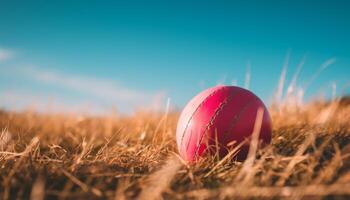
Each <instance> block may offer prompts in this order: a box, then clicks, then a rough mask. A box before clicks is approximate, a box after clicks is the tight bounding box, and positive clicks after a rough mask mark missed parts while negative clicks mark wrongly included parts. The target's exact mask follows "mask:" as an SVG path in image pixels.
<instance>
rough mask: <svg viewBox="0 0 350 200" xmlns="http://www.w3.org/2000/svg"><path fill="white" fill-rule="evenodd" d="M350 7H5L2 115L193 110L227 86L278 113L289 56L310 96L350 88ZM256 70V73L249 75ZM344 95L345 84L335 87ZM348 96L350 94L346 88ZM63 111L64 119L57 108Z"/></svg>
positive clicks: (0, 33) (1, 9) (1, 12)
mask: <svg viewBox="0 0 350 200" xmlns="http://www.w3.org/2000/svg"><path fill="white" fill-rule="evenodd" d="M349 9H350V3H347V1H320V2H317V3H314V2H313V1H309V2H303V1H283V2H280V1H264V2H262V1H173V2H170V1H169V2H168V1H127V2H114V3H111V2H107V1H106V2H102V1H57V2H46V1H25V2H23V1H18V2H17V1H7V2H6V1H2V2H1V3H0V97H1V100H0V106H1V107H5V108H8V109H23V108H26V107H28V106H34V107H36V108H39V109H63V108H65V109H67V110H75V109H76V110H84V111H86V110H91V112H102V111H106V110H107V111H108V110H110V108H111V107H116V108H117V110H119V111H120V112H130V111H132V110H134V109H137V108H140V107H149V108H155V109H158V108H159V107H165V101H166V99H167V98H170V99H171V104H172V105H173V106H175V107H178V108H181V107H182V106H184V104H185V103H186V102H187V101H188V100H189V99H190V98H191V97H192V96H194V95H195V94H196V93H198V92H199V91H201V90H203V89H205V88H207V87H211V86H215V85H216V84H218V83H222V84H232V83H236V84H237V85H239V86H244V82H245V77H246V71H247V68H248V69H249V71H250V79H251V81H250V84H249V89H251V90H252V91H253V92H254V93H256V94H257V95H258V96H260V97H261V98H262V99H263V100H264V101H265V102H267V103H268V102H270V100H271V97H272V94H273V91H274V90H275V89H276V87H277V83H278V80H279V77H280V74H281V71H282V66H283V63H284V62H285V60H286V55H287V54H288V52H289V55H290V56H289V62H288V67H287V77H286V81H287V84H288V82H290V80H291V77H292V76H293V74H294V73H295V71H296V69H297V66H298V64H299V63H300V62H301V61H302V60H303V58H305V59H304V60H305V64H304V65H303V68H302V70H301V72H300V75H299V78H298V80H297V85H298V87H303V86H305V84H306V83H308V81H309V80H310V79H313V78H312V77H313V75H315V74H317V71H318V70H319V68H320V67H321V66H322V64H324V63H325V62H327V61H328V62H329V61H330V62H331V63H332V64H331V65H330V66H328V67H327V68H325V69H324V70H323V71H322V73H320V74H319V76H318V77H317V78H316V79H315V80H314V81H312V83H311V84H310V85H309V87H308V88H307V91H306V97H310V96H312V95H317V94H319V93H320V91H323V92H324V93H331V85H332V83H335V84H336V86H337V91H338V94H340V92H341V90H342V88H343V87H346V86H347V85H349V78H348V77H349V74H350V39H349V35H350V13H349V12H348V11H349ZM248 65H249V66H250V67H247V66H248ZM333 85H334V84H333ZM345 92H349V89H346V90H345ZM52 107H54V108H52Z"/></svg>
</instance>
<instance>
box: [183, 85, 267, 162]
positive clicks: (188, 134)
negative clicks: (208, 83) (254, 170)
mask: <svg viewBox="0 0 350 200" xmlns="http://www.w3.org/2000/svg"><path fill="white" fill-rule="evenodd" d="M259 108H262V109H263V110H264V115H263V119H262V124H261V129H260V134H259V139H260V141H262V144H268V143H270V141H271V119H270V115H269V113H268V110H267V109H266V107H265V105H264V103H263V102H262V101H261V100H260V99H259V98H258V97H257V96H256V95H254V94H253V93H252V92H250V91H248V90H246V89H243V88H239V87H235V86H222V85H220V86H216V87H212V88H209V89H207V90H205V91H203V92H201V93H199V94H198V95H197V96H195V97H194V98H193V99H192V100H191V101H190V102H189V103H188V104H187V105H186V107H185V108H184V110H183V111H182V113H181V115H180V118H179V121H178V125H177V130H176V141H177V146H178V149H179V153H180V155H181V157H182V158H183V159H185V160H187V161H196V160H198V158H199V157H201V156H203V155H204V154H205V153H209V154H214V153H215V152H219V156H220V157H223V156H225V155H226V154H227V153H228V152H229V150H230V149H232V148H234V147H235V145H238V144H240V143H241V142H243V141H244V140H245V139H246V138H249V137H250V136H251V135H252V132H253V129H254V125H255V120H256V115H257V110H258V109H259ZM216 141H217V142H216ZM233 141H235V142H236V143H234V142H233ZM230 144H234V145H230ZM215 147H218V148H219V149H216V148H215ZM213 148H214V150H213ZM248 150H249V144H246V145H243V146H242V147H241V148H240V151H239V152H238V154H237V155H236V157H235V158H236V159H237V160H244V159H245V158H246V156H247V153H248Z"/></svg>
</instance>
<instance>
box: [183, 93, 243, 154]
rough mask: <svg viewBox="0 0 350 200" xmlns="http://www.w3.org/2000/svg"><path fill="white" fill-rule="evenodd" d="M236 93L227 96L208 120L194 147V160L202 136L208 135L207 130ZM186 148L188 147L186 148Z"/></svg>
mask: <svg viewBox="0 0 350 200" xmlns="http://www.w3.org/2000/svg"><path fill="white" fill-rule="evenodd" d="M235 94H236V93H234V94H230V96H228V97H227V98H226V99H225V100H224V101H223V102H222V103H221V104H220V105H219V106H218V108H217V109H216V110H215V113H214V115H213V117H212V118H211V119H210V121H209V123H208V124H207V125H206V128H205V131H204V133H203V134H202V135H201V138H200V140H199V143H198V144H197V146H196V150H195V154H194V159H196V158H197V156H198V155H197V154H198V150H199V147H200V145H201V144H202V140H203V138H204V136H205V135H206V134H207V133H208V130H209V129H210V128H211V126H212V125H213V124H214V120H215V119H216V118H217V116H219V114H220V112H221V111H222V110H223V108H224V107H225V106H226V105H227V103H228V102H229V101H231V100H232V99H233V97H234V96H235ZM187 148H188V147H187Z"/></svg>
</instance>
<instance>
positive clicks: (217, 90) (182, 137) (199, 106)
mask: <svg viewBox="0 0 350 200" xmlns="http://www.w3.org/2000/svg"><path fill="white" fill-rule="evenodd" d="M224 89H226V87H221V88H218V89H216V90H214V91H213V92H212V93H210V94H209V95H208V96H207V97H205V99H204V100H203V101H202V102H201V103H200V104H199V105H198V106H197V108H196V109H195V110H194V112H193V113H192V115H191V117H190V118H189V120H188V121H187V123H186V126H185V129H184V131H183V133H182V136H181V142H180V148H181V149H182V144H183V140H184V137H185V133H186V131H187V128H188V125H189V124H190V121H191V120H192V118H193V116H194V115H195V114H196V113H197V111H198V110H199V108H201V107H202V106H203V104H204V103H206V102H207V101H208V99H209V98H210V97H212V96H213V95H214V94H216V93H218V92H219V91H221V90H224ZM191 136H192V132H191V135H190V138H191Z"/></svg>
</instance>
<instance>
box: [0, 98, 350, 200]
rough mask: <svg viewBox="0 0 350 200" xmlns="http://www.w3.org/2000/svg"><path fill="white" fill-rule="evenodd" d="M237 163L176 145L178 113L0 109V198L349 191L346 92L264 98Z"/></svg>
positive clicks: (316, 195)
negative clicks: (260, 134) (260, 124)
mask: <svg viewBox="0 0 350 200" xmlns="http://www.w3.org/2000/svg"><path fill="white" fill-rule="evenodd" d="M270 113H271V116H272V121H273V139H272V144H271V145H269V146H267V147H266V148H264V149H261V150H259V151H257V152H256V153H255V152H253V157H251V159H248V160H247V161H246V162H243V163H241V162H236V161H232V160H230V159H227V158H224V159H222V160H219V159H218V158H216V157H215V156H213V157H206V158H203V159H202V160H200V162H198V163H196V164H193V165H189V164H186V163H185V162H183V161H182V160H181V159H180V158H179V157H178V154H177V149H176V143H175V129H176V123H177V118H178V115H179V113H165V114H164V113H142V112H139V113H136V114H135V115H134V116H132V117H121V116H118V115H117V114H111V115H108V116H105V117H83V116H79V115H68V114H67V115H58V114H37V113H35V112H31V111H27V112H21V113H15V112H6V111H1V112H0V131H1V132H0V133H1V137H0V151H1V152H0V183H1V185H0V199H3V200H6V199H35V200H40V199H134V198H139V199H162V198H163V199H183V198H186V199H280V198H286V199H350V121H349V119H350V101H349V99H348V98H342V99H335V100H333V101H331V102H311V103H309V104H305V105H303V106H284V105H283V104H281V105H278V106H272V107H271V108H270Z"/></svg>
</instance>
